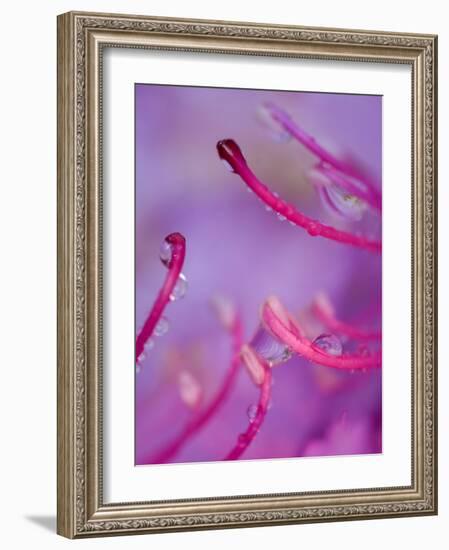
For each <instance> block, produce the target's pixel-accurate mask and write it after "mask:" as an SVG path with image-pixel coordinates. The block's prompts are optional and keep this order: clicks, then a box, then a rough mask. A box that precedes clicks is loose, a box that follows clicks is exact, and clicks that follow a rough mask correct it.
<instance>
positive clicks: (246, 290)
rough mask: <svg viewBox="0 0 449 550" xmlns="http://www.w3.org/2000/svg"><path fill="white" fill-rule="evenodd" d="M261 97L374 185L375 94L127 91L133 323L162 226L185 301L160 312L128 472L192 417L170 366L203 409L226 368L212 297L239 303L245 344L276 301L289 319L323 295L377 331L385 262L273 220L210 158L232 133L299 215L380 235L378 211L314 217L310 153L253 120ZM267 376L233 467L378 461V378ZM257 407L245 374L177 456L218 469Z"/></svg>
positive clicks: (158, 272) (305, 368) (303, 373)
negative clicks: (330, 458)
mask: <svg viewBox="0 0 449 550" xmlns="http://www.w3.org/2000/svg"><path fill="white" fill-rule="evenodd" d="M267 100H269V101H274V102H275V103H276V104H277V105H279V106H280V107H282V108H284V109H286V110H287V111H288V112H289V113H290V115H291V116H292V118H293V119H294V120H295V121H297V122H298V123H299V124H300V125H301V127H302V128H303V129H305V130H306V131H307V132H308V133H310V134H311V135H313V136H314V137H315V138H316V139H317V141H319V142H320V143H321V144H322V145H323V146H325V147H327V148H328V149H329V150H330V151H331V152H333V153H334V154H335V155H338V156H339V157H340V158H344V159H347V160H349V161H350V162H352V163H353V165H354V166H357V168H358V169H359V170H360V171H361V172H362V173H363V174H365V175H366V176H367V177H369V178H370V179H371V180H373V181H375V182H377V185H378V186H379V188H380V186H381V174H382V99H381V97H379V96H361V95H342V94H323V93H305V92H279V91H275V92H273V91H253V90H238V89H215V88H195V87H180V86H161V85H148V84H139V85H136V327H139V326H141V325H142V324H143V322H144V321H145V318H146V316H147V315H148V313H149V311H150V309H151V306H152V304H153V302H154V299H155V297H156V295H157V293H158V291H159V289H160V287H161V285H162V282H163V280H164V277H165V273H166V270H165V268H164V267H163V266H162V264H161V262H160V260H159V248H160V245H161V242H162V241H163V239H164V237H165V236H166V235H167V234H169V233H171V232H175V231H179V232H181V233H182V234H183V235H184V236H185V237H186V241H187V255H186V262H185V266H184V269H183V272H184V274H185V275H186V277H187V280H188V291H187V294H186V296H185V297H184V298H183V299H181V300H177V301H175V302H172V303H170V304H169V305H168V307H167V309H166V312H165V316H166V318H167V319H168V321H169V324H170V326H169V330H168V332H167V334H165V335H164V336H161V337H159V338H157V339H156V345H155V347H154V348H153V349H152V350H151V351H150V352H149V353H148V355H147V357H146V359H145V361H144V362H143V363H142V367H141V369H140V372H139V373H138V374H137V375H136V432H135V433H136V464H145V463H148V462H149V461H150V460H149V458H148V457H151V455H153V454H157V453H158V451H159V449H161V448H162V447H163V446H164V445H166V444H167V443H169V442H170V441H173V439H175V438H176V436H177V434H179V433H180V432H181V430H182V429H183V427H184V426H185V424H186V422H188V421H189V419H190V418H192V415H195V414H198V413H197V412H196V411H195V410H192V408H191V407H189V406H188V405H187V404H186V403H185V402H184V401H183V400H182V398H181V395H180V391H179V376H178V375H179V373H180V372H189V373H190V374H191V376H192V377H193V379H194V380H196V381H197V383H198V387H199V388H200V389H201V393H202V399H203V402H202V403H203V404H206V403H207V402H208V401H210V399H211V398H212V397H213V395H214V393H215V392H216V391H217V389H218V388H219V386H220V384H221V382H222V380H223V378H224V376H225V373H226V371H227V369H229V365H230V361H231V341H230V336H229V334H228V333H227V332H226V331H225V330H224V329H223V327H222V326H221V325H220V323H219V322H218V321H217V318H216V315H215V314H214V311H213V309H212V308H211V306H210V301H211V298H212V297H213V296H215V295H217V294H220V295H224V296H226V297H228V298H229V299H231V300H232V301H233V303H234V304H235V306H236V308H237V309H238V311H239V313H240V315H241V317H242V319H243V324H244V331H245V340H246V341H249V340H250V339H251V337H252V335H253V334H254V332H255V331H256V329H257V327H258V323H259V308H260V305H261V304H262V302H263V301H264V300H265V299H266V298H267V297H268V296H269V295H273V294H275V295H277V296H278V297H279V298H280V299H281V300H282V301H283V302H284V304H285V305H286V307H287V308H288V309H289V310H290V311H291V312H293V313H295V314H296V313H297V314H299V313H300V312H301V311H303V310H304V309H305V308H307V306H308V305H309V304H310V302H311V300H312V299H313V298H314V296H315V295H316V293H317V292H320V291H325V292H326V293H327V295H328V296H329V298H330V299H331V301H332V303H333V305H334V306H335V309H336V312H337V315H338V317H339V318H340V319H342V320H344V321H347V322H353V323H354V324H356V325H360V326H363V327H365V326H366V327H368V328H380V324H381V268H382V265H381V256H380V255H377V254H372V253H370V252H367V251H363V250H360V249H356V248H352V247H349V246H345V245H342V244H340V243H336V242H332V241H328V240H326V239H323V238H313V237H311V236H309V235H308V234H307V233H306V232H305V231H303V230H302V229H300V228H298V227H293V226H291V225H290V224H289V223H288V222H287V221H284V222H281V221H279V220H278V219H277V217H276V215H275V214H274V213H273V212H267V211H266V210H265V208H264V206H263V205H262V204H261V203H260V202H259V201H258V200H257V199H256V197H255V196H254V195H253V194H252V193H248V192H247V191H246V187H245V185H244V184H243V183H242V181H241V180H240V178H239V177H238V176H236V175H235V174H232V173H230V172H228V171H227V170H226V169H225V167H224V166H223V164H222V163H221V162H220V160H219V158H218V155H217V152H216V147H215V146H216V143H217V141H218V140H220V139H223V138H233V139H235V140H236V141H237V143H239V145H240V146H241V148H242V150H243V152H244V154H245V156H246V158H247V160H248V163H249V165H250V166H251V167H252V169H253V170H254V171H255V173H256V174H257V176H258V177H259V178H260V179H261V180H262V181H263V182H265V183H266V184H267V185H269V186H270V188H271V189H272V190H273V191H276V192H278V193H279V194H280V196H281V197H283V198H285V199H286V200H288V201H290V202H291V203H292V204H295V205H296V206H297V207H298V208H299V209H301V210H302V211H303V212H304V213H306V214H308V215H310V216H312V217H316V218H317V219H319V220H320V221H323V222H324V223H328V224H332V225H334V226H337V227H341V228H345V229H348V230H351V231H360V232H361V233H363V234H367V235H370V236H374V237H377V238H380V237H381V220H380V216H378V215H377V216H376V215H374V214H370V213H368V214H366V215H365V216H364V218H363V219H362V220H361V221H359V222H347V221H341V220H339V219H337V218H333V217H332V216H331V215H330V214H329V213H328V212H327V211H326V210H325V209H324V208H323V206H322V204H321V202H320V199H319V197H318V195H317V194H316V192H315V190H314V188H313V186H312V185H311V183H310V181H308V177H307V173H308V171H309V170H310V168H311V167H312V166H313V165H314V164H315V163H316V159H315V158H314V157H313V156H312V155H311V154H310V153H309V152H308V151H307V150H305V149H304V147H302V146H301V145H300V144H299V143H297V142H295V141H294V140H289V141H286V142H284V143H277V142H275V141H273V140H272V139H271V138H270V133H269V132H268V131H267V129H266V128H265V127H264V126H263V125H262V124H261V123H260V120H259V119H258V116H257V112H258V109H259V107H260V105H261V104H262V102H264V101H267ZM349 346H350V344H349ZM273 380H274V386H273V394H272V405H271V408H270V410H269V411H268V414H267V416H266V419H265V422H264V424H263V426H262V428H261V430H260V432H259V433H258V435H257V437H256V438H255V440H254V441H253V443H252V445H251V446H250V447H249V448H248V449H247V450H246V452H245V453H244V455H243V456H242V459H261V458H279V457H298V456H317V455H337V454H359V453H378V452H381V423H382V417H381V401H382V398H381V371H380V369H375V370H372V371H367V372H356V373H350V372H340V371H336V370H335V369H329V368H325V367H318V366H316V365H313V364H311V363H309V362H307V361H305V360H304V359H302V358H300V357H298V356H294V357H293V358H291V359H290V360H289V361H288V362H286V363H284V364H281V365H279V366H276V367H274V368H273ZM257 398H258V389H257V388H256V386H255V385H254V384H253V383H252V381H251V380H250V378H249V376H248V374H247V372H246V370H245V369H243V368H242V369H241V371H240V373H239V376H238V379H237V383H236V385H235V387H234V388H233V390H232V392H231V394H230V395H229V397H228V399H227V400H226V402H225V403H223V406H222V407H221V408H220V409H219V410H218V411H217V413H216V415H214V417H213V419H211V420H210V422H208V423H207V425H205V426H204V427H203V429H202V430H201V431H200V432H198V433H197V434H196V435H195V436H194V437H192V438H191V440H189V441H188V442H187V444H186V445H184V446H183V447H182V448H181V449H180V451H179V453H178V454H177V455H176V456H174V457H173V458H172V459H171V461H172V462H192V461H202V462H206V461H216V460H221V459H222V458H223V457H224V456H225V455H226V454H227V453H228V452H229V450H230V449H231V448H232V447H233V446H234V445H235V442H236V440H237V437H238V435H239V434H240V433H241V432H242V431H244V430H245V429H246V426H247V424H248V416H247V410H248V407H249V406H250V405H251V404H253V403H256V402H257ZM200 406H201V405H200Z"/></svg>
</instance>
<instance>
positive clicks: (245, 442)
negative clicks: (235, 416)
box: [224, 351, 272, 460]
mask: <svg viewBox="0 0 449 550" xmlns="http://www.w3.org/2000/svg"><path fill="white" fill-rule="evenodd" d="M253 354H254V356H257V354H256V353H255V352H254V351H253ZM256 360H257V361H258V362H259V365H260V368H261V369H262V371H263V373H264V376H263V381H262V383H261V385H260V394H259V401H258V403H257V409H256V412H255V416H254V418H252V419H250V421H249V424H248V427H247V428H246V430H245V432H243V433H241V434H240V435H239V437H238V439H237V443H236V444H235V446H234V447H233V448H232V449H231V451H229V453H228V454H227V455H226V457H225V459H224V460H237V459H238V458H240V457H241V456H242V454H243V453H244V452H245V451H246V449H247V448H248V447H249V446H250V445H251V443H252V442H253V441H254V438H255V437H256V435H257V433H258V432H259V430H260V427H261V426H262V423H263V421H264V419H265V416H266V414H267V411H268V407H269V405H270V399H271V380H272V376H271V369H270V367H269V365H268V363H267V362H266V361H265V360H264V359H262V358H261V357H260V356H257V359H256Z"/></svg>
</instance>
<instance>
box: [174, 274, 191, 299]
mask: <svg viewBox="0 0 449 550" xmlns="http://www.w3.org/2000/svg"><path fill="white" fill-rule="evenodd" d="M187 286H188V284H187V279H186V276H185V275H184V274H183V273H181V274H180V275H179V277H178V280H177V281H176V284H175V286H174V288H173V290H172V293H171V294H170V300H171V301H172V302H174V301H175V300H179V299H180V298H184V296H185V295H186V292H187Z"/></svg>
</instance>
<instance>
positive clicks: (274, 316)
mask: <svg viewBox="0 0 449 550" xmlns="http://www.w3.org/2000/svg"><path fill="white" fill-rule="evenodd" d="M262 320H263V322H264V323H265V325H266V327H267V329H268V330H270V331H271V333H272V334H273V336H274V337H276V338H278V339H279V340H280V341H281V342H283V343H284V344H285V345H286V346H288V347H289V348H290V349H291V350H293V351H294V352H296V353H298V354H299V355H301V356H302V357H304V358H305V359H307V360H309V361H310V362H312V363H315V364H317V365H323V366H325V367H332V368H336V369H346V370H357V369H362V370H363V369H368V368H380V366H381V363H382V354H381V353H380V352H376V353H373V354H371V355H356V354H343V355H339V356H337V355H333V354H330V353H327V352H326V351H324V350H322V349H321V348H320V347H318V346H317V345H315V344H314V343H313V342H311V341H310V340H309V339H308V338H307V337H306V336H305V334H304V332H303V330H302V329H301V326H300V325H299V323H298V322H297V321H296V320H295V319H293V317H292V316H291V315H290V314H289V313H288V312H287V310H286V309H285V308H284V306H283V305H282V304H281V302H280V301H279V300H278V299H277V298H275V297H271V298H268V299H267V300H266V302H265V303H264V305H263V307H262Z"/></svg>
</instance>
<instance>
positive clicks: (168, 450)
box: [143, 315, 243, 464]
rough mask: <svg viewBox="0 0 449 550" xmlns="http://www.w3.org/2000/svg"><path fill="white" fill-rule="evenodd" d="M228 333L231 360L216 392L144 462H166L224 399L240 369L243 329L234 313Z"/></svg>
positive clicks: (203, 423) (213, 412) (211, 415)
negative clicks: (171, 438)
mask: <svg viewBox="0 0 449 550" xmlns="http://www.w3.org/2000/svg"><path fill="white" fill-rule="evenodd" d="M230 333H231V335H232V357H233V358H232V361H231V366H230V368H229V370H228V372H227V373H226V375H225V378H224V380H223V382H222V384H221V386H220V388H219V390H218V392H217V393H216V395H215V397H214V398H213V399H212V401H211V402H210V403H209V405H207V407H206V408H205V409H203V410H202V411H199V412H198V413H197V414H196V415H195V416H194V417H193V418H192V419H191V420H190V422H188V423H187V424H186V426H185V427H184V429H183V430H182V431H181V433H180V434H179V435H178V436H177V437H176V439H175V440H174V441H173V442H171V443H169V444H168V445H167V446H166V447H165V448H164V449H162V450H161V451H159V452H158V453H157V454H156V455H154V456H151V457H148V458H146V459H144V461H143V462H144V463H146V464H164V463H167V462H168V461H169V460H170V459H171V458H172V457H173V456H174V455H176V454H177V453H178V451H179V450H180V449H181V447H183V446H184V445H185V443H186V442H187V441H188V440H189V439H190V438H191V437H192V436H193V435H195V433H196V432H198V431H199V430H200V429H201V428H202V427H203V426H204V425H205V424H207V422H208V421H209V420H210V419H211V418H212V417H213V416H214V414H215V413H216V411H217V410H218V409H219V407H220V406H221V405H222V404H223V402H224V401H225V400H226V398H227V396H228V394H229V392H230V390H231V388H232V386H233V385H234V382H235V379H236V377H237V374H238V372H239V369H240V365H241V361H240V348H241V347H242V344H243V329H242V324H241V321H240V318H239V317H238V316H237V315H236V316H235V319H234V321H233V323H232V326H231V327H230Z"/></svg>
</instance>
